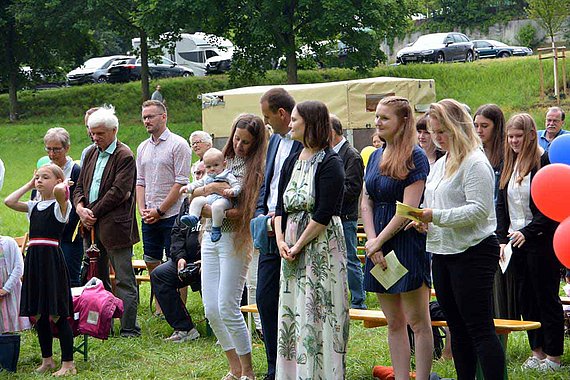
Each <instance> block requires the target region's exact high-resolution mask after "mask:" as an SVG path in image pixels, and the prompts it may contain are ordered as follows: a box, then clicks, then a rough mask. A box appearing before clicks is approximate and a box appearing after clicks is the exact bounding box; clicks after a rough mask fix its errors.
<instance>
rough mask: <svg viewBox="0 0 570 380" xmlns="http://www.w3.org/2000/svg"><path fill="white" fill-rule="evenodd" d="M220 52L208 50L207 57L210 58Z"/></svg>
mask: <svg viewBox="0 0 570 380" xmlns="http://www.w3.org/2000/svg"><path fill="white" fill-rule="evenodd" d="M217 56H218V53H216V52H215V51H214V50H206V59H208V58H212V57H217Z"/></svg>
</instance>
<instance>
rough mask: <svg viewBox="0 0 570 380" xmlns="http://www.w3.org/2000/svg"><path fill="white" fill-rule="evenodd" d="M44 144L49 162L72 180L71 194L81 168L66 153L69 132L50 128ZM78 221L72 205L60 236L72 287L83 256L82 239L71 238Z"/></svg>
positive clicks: (76, 280)
mask: <svg viewBox="0 0 570 380" xmlns="http://www.w3.org/2000/svg"><path fill="white" fill-rule="evenodd" d="M44 145H45V151H46V152H47V154H48V156H49V159H50V160H51V162H52V163H54V164H56V165H57V166H59V167H60V168H61V169H62V170H63V174H64V175H65V178H70V179H71V181H73V185H72V186H71V187H70V188H69V192H70V194H73V191H74V190H75V184H76V183H77V179H78V178H79V172H80V171H81V168H80V166H79V165H78V164H76V163H75V162H74V161H73V159H72V158H71V157H69V156H68V155H67V153H68V152H69V148H70V145H71V142H70V138H69V133H68V132H67V131H66V130H65V129H63V128H51V129H49V130H48V131H47V132H46V134H45V136H44ZM78 221H79V217H78V216H77V213H76V212H75V207H72V209H71V214H70V215H69V221H68V222H67V224H66V226H65V228H64V230H63V235H62V237H61V250H62V251H63V256H64V258H65V263H66V265H67V269H68V271H69V278H70V281H71V286H72V287H73V286H80V285H81V283H80V279H79V275H80V272H81V260H82V257H83V240H82V238H81V235H80V234H77V236H76V237H75V240H74V239H73V233H74V232H75V229H76V228H77V223H78Z"/></svg>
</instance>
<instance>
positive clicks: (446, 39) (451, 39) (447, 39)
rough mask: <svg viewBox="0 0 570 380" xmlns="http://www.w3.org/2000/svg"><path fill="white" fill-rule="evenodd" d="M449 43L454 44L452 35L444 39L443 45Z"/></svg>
mask: <svg viewBox="0 0 570 380" xmlns="http://www.w3.org/2000/svg"><path fill="white" fill-rule="evenodd" d="M450 42H454V39H453V35H449V36H447V37H445V41H444V43H446V44H448V43H450Z"/></svg>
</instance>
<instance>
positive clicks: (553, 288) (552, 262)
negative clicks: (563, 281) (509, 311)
mask: <svg viewBox="0 0 570 380" xmlns="http://www.w3.org/2000/svg"><path fill="white" fill-rule="evenodd" d="M548 244H550V247H549V246H548ZM551 246H552V241H551V240H550V241H544V242H540V243H539V242H537V243H535V244H532V243H530V242H526V243H525V244H524V245H523V246H522V247H521V249H517V248H513V256H512V258H511V262H510V264H509V267H511V266H512V269H514V274H515V282H516V289H517V302H518V304H519V305H521V312H522V316H523V319H525V320H527V321H538V322H540V324H541V327H540V328H539V329H537V330H529V331H528V332H527V334H528V341H529V344H530V348H531V349H532V350H534V349H537V348H542V350H543V351H544V352H545V353H546V354H547V355H550V356H561V355H562V353H563V352H564V312H563V311H562V304H561V303H560V297H559V296H558V290H559V286H560V267H561V264H560V263H559V262H558V259H556V255H555V254H554V251H553V249H552V247H551Z"/></svg>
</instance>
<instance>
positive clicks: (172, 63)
mask: <svg viewBox="0 0 570 380" xmlns="http://www.w3.org/2000/svg"><path fill="white" fill-rule="evenodd" d="M162 64H163V65H168V66H172V65H174V62H172V61H171V60H170V59H168V58H165V57H162Z"/></svg>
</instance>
